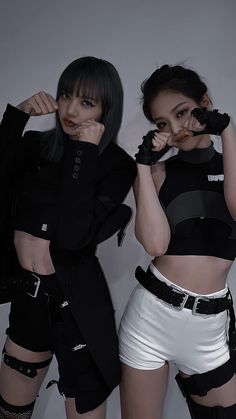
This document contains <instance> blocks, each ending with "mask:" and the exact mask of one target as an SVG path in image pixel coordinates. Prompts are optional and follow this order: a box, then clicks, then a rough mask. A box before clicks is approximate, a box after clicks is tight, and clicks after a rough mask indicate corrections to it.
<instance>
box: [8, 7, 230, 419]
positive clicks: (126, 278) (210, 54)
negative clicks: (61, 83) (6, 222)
mask: <svg viewBox="0 0 236 419" xmlns="http://www.w3.org/2000/svg"><path fill="white" fill-rule="evenodd" d="M235 16H236V2H235V1H234V0H225V1H224V2H222V0H205V1H204V0H198V1H196V0H172V1H171V0H159V1H157V0H156V1H154V0H146V1H143V0H136V1H135V0H118V1H113V0H97V1H96V0H94V1H92V0H84V1H82V0H51V1H48V0H38V1H37V2H36V1H30V0H20V1H17V0H15V1H14V0H8V1H5V2H4V1H3V0H2V1H1V2H0V57H1V64H0V72H1V77H0V113H1V114H2V113H3V111H4V108H5V105H6V103H7V102H10V103H12V104H17V103H19V102H20V101H22V100H23V99H24V98H27V97H29V96H30V95H32V94H33V93H35V92H37V91H39V90H46V91H48V92H50V93H51V94H54V93H55V89H56V84H57V80H58V77H59V75H60V73H61V71H62V70H63V69H64V67H65V66H66V65H67V64H68V63H69V62H70V61H72V60H73V59H75V58H77V57H79V56H82V55H95V56H97V57H101V58H104V59H107V60H109V61H111V62H112V63H113V64H114V65H115V66H116V67H117V69H118V71H119V73H120V76H121V78H122V80H123V85H124V90H125V108H124V118H123V124H122V129H121V131H120V136H119V143H120V145H122V146H123V147H124V148H125V149H126V150H127V151H128V152H129V153H130V154H131V155H134V154H135V152H136V148H137V145H138V144H139V143H140V141H141V137H142V136H143V135H144V133H145V132H146V131H147V129H150V127H149V124H148V123H147V121H146V120H145V119H144V116H143V115H142V112H141V108H140V105H139V99H140V83H141V81H143V80H144V79H145V78H146V77H147V76H148V75H149V74H150V73H151V72H152V71H154V69H155V67H156V66H157V65H159V66H160V65H162V64H164V63H170V64H176V63H183V62H184V63H185V64H186V65H187V66H189V67H192V68H193V69H195V70H196V71H197V72H199V73H200V74H201V75H203V76H204V80H205V81H206V83H207V84H208V85H209V88H210V91H211V93H212V95H213V99H214V104H215V107H217V108H220V109H222V110H224V111H226V112H228V113H230V114H231V115H232V116H234V117H235V113H236V112H235V110H236V83H235V75H236V58H235V35H236V34H235V32H236V30H235ZM51 124H52V119H51V117H41V118H31V121H30V123H29V124H28V128H35V129H46V128H48V127H49V126H51ZM127 202H129V203H130V204H131V205H132V206H133V207H134V201H133V197H132V194H131V193H130V195H129V196H128V198H127ZM98 253H99V255H100V258H101V262H102V264H103V267H104V270H105V273H106V274H107V278H108V280H109V286H110V289H111V292H112V297H113V301H114V305H115V309H116V314H117V323H118V322H119V320H120V317H121V314H122V312H123V309H124V307H125V304H126V302H127V299H128V296H129V294H130V292H131V290H132V289H133V287H134V286H135V283H136V282H135V279H134V270H135V267H136V266H137V265H138V264H140V265H142V266H147V264H148V261H149V258H148V257H147V256H146V255H145V254H144V251H143V250H142V248H141V246H140V245H139V244H138V243H137V241H136V240H135V238H134V235H133V221H132V223H131V224H130V225H129V228H128V231H127V235H126V240H125V242H124V244H123V247H122V248H121V249H117V246H116V238H115V237H114V238H111V239H110V240H109V241H108V242H106V243H104V244H103V245H101V246H100V249H99V252H98ZM234 276H235V267H234V266H233V268H232V269H231V273H230V284H231V288H232V290H233V293H234V294H235V295H236V285H235V281H234ZM0 312H1V318H0V321H1V323H2V327H1V329H2V330H5V325H6V323H7V312H8V306H3V308H1V309H0ZM3 339H4V336H2V341H3ZM174 373H175V370H174V368H173V369H172V371H171V379H170V385H169V390H168V395H167V399H166V404H165V409H164V414H163V419H172V418H173V417H176V412H177V411H178V412H179V413H178V417H179V418H181V419H187V418H189V414H188V412H187V408H186V406H185V403H184V401H183V399H182V396H181V395H180V392H179V390H178V389H177V387H176V384H175V382H174V380H173V379H172V378H173V377H172V376H173V375H174ZM56 376H57V372H56V364H55V363H54V364H53V366H52V368H51V369H50V372H49V374H48V380H50V379H52V378H55V377H56ZM33 417H34V419H39V418H40V419H46V418H54V417H57V419H63V418H64V417H65V415H64V409H63V400H62V398H60V397H59V396H58V393H57V390H56V388H55V387H52V388H51V389H50V390H47V391H46V390H45V386H43V388H42V391H41V393H40V397H39V398H38V401H37V406H36V410H35V413H34V416H33ZM119 418H120V410H119V399H118V391H117V390H116V391H114V393H113V395H112V396H111V397H110V399H109V404H108V419H119Z"/></svg>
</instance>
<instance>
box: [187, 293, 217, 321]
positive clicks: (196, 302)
mask: <svg viewBox="0 0 236 419" xmlns="http://www.w3.org/2000/svg"><path fill="white" fill-rule="evenodd" d="M199 300H203V301H211V300H214V297H212V298H209V297H204V296H199V297H195V300H194V303H193V308H192V313H193V314H194V315H195V316H209V314H207V313H205V314H204V313H198V312H197V308H198V304H199Z"/></svg>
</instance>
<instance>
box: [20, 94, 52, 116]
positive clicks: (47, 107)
mask: <svg viewBox="0 0 236 419" xmlns="http://www.w3.org/2000/svg"><path fill="white" fill-rule="evenodd" d="M17 108H19V109H20V110H21V111H23V112H25V113H28V114H29V115H30V116H40V115H47V114H49V113H53V112H56V111H57V109H58V104H57V102H56V100H55V99H54V98H53V97H52V96H51V95H50V94H49V93H46V92H39V93H36V94H35V95H33V96H31V97H30V98H28V99H26V100H24V101H23V102H21V103H20V104H19V105H17Z"/></svg>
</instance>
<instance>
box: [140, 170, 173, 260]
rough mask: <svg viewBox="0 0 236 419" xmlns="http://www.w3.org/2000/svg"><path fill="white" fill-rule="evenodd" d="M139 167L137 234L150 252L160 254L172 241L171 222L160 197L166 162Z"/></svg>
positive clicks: (154, 254)
mask: <svg viewBox="0 0 236 419" xmlns="http://www.w3.org/2000/svg"><path fill="white" fill-rule="evenodd" d="M137 169H138V175H137V178H136V181H135V185H134V192H135V199H136V207H137V211H136V219H135V234H136V237H137V240H138V241H139V242H140V243H141V244H142V245H143V247H144V249H145V250H146V252H147V253H148V254H150V255H151V256H160V255H162V254H164V253H165V252H166V250H167V247H168V244H169V241H170V228H169V223H168V220H167V218H166V215H165V213H164V211H163V209H162V206H161V203H160V201H159V198H158V192H159V189H160V186H161V184H162V182H163V180H164V178H165V168H164V163H157V164H155V165H154V166H152V168H150V166H146V165H142V164H138V165H137Z"/></svg>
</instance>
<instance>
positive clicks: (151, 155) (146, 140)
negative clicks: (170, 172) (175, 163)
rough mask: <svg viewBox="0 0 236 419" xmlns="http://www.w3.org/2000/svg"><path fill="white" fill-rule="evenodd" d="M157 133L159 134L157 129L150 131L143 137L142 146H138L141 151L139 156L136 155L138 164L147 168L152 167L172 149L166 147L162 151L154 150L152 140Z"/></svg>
mask: <svg viewBox="0 0 236 419" xmlns="http://www.w3.org/2000/svg"><path fill="white" fill-rule="evenodd" d="M156 132H158V130H156V129H155V130H151V131H148V133H147V134H146V135H145V136H144V137H143V142H142V144H140V145H139V146H138V148H139V151H138V153H137V154H135V157H136V163H140V164H145V165H146V166H152V165H153V164H155V163H156V162H157V161H158V160H159V159H160V158H161V157H162V156H163V154H165V153H166V152H167V151H168V150H169V149H170V146H168V145H166V146H165V147H164V148H163V149H162V150H160V151H153V150H152V148H153V144H152V140H153V138H154V135H155V133H156Z"/></svg>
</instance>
